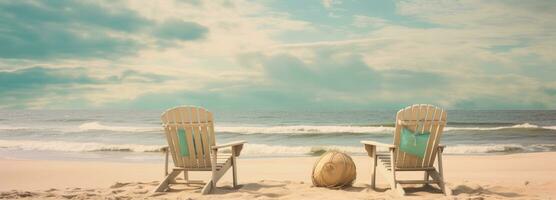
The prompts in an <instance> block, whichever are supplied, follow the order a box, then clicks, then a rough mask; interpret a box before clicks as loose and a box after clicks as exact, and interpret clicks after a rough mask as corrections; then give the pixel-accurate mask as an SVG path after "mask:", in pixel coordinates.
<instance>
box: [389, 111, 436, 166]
mask: <svg viewBox="0 0 556 200" xmlns="http://www.w3.org/2000/svg"><path fill="white" fill-rule="evenodd" d="M445 126H446V111H445V110H443V109H441V108H438V107H436V106H432V105H428V104H415V105H412V106H408V107H406V108H404V109H402V110H400V111H398V113H397V115H396V128H395V133H394V145H395V146H396V147H398V151H397V152H396V154H395V156H394V157H395V158H394V159H395V160H396V167H398V168H421V167H432V165H433V164H434V157H435V156H436V149H437V148H436V147H437V146H438V144H439V143H440V138H441V136H442V132H443V130H444V127H445ZM402 127H405V128H407V129H409V130H411V131H413V132H416V133H424V132H429V133H430V136H429V139H428V141H427V143H426V144H427V146H426V149H425V155H424V157H423V158H420V157H417V156H414V155H411V154H408V153H405V152H403V151H400V150H399V147H400V138H401V130H402Z"/></svg>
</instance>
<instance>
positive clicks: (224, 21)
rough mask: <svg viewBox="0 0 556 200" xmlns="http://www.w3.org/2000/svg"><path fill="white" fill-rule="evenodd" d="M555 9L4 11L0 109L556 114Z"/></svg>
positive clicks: (498, 3)
mask: <svg viewBox="0 0 556 200" xmlns="http://www.w3.org/2000/svg"><path fill="white" fill-rule="evenodd" d="M554 10H556V1H548V0H547V1H538V0H532V1H519V0H491V1H478V0H469V1H453V0H399V1H386V0H384V1H382V0H372V1H371V0H361V1H353V0H322V1H320V0H318V1H317V0H308V1H298V0H259V1H244V0H238V1H220V0H207V1H202V0H168V1H142V0H116V1H114V0H106V1H104V0H98V1H97V0H95V1H89V0H83V1H69V0H47V1H28V0H22V1H0V108H1V109H115V108H121V109H163V108H169V107H173V106H177V105H199V106H203V107H206V108H208V109H231V110H299V109H312V110H327V109H340V110H351V109H354V110H356V109H399V108H403V107H405V106H407V105H411V104H415V103H428V104H434V105H437V106H441V107H444V108H448V109H556V66H555V63H556V62H555V61H556V49H555V47H556V12H554Z"/></svg>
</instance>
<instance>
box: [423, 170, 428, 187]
mask: <svg viewBox="0 0 556 200" xmlns="http://www.w3.org/2000/svg"><path fill="white" fill-rule="evenodd" d="M423 180H424V181H429V171H425V177H424V178H423ZM426 185H428V183H425V184H423V186H426Z"/></svg>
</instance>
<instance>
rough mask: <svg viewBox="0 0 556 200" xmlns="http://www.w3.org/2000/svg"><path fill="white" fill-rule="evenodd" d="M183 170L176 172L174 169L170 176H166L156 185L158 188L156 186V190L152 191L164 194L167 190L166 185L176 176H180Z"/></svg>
mask: <svg viewBox="0 0 556 200" xmlns="http://www.w3.org/2000/svg"><path fill="white" fill-rule="evenodd" d="M182 171H183V170H176V169H174V170H173V171H172V172H171V173H170V174H168V175H167V176H166V177H165V178H164V180H162V182H160V183H159V184H158V186H156V188H155V189H154V192H164V191H166V189H168V185H169V184H170V183H171V182H173V180H174V178H176V176H178V175H179V174H180V172H182Z"/></svg>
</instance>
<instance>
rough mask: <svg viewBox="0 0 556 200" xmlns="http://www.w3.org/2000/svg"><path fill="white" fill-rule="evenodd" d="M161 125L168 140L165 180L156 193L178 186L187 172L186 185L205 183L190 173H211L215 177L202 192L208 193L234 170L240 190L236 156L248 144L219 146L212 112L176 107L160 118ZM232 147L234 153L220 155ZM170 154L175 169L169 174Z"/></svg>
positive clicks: (239, 142)
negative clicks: (220, 150)
mask: <svg viewBox="0 0 556 200" xmlns="http://www.w3.org/2000/svg"><path fill="white" fill-rule="evenodd" d="M161 119H162V126H163V127H164V132H165V134H166V139H167V140H168V147H165V148H163V150H164V151H165V152H166V160H165V161H166V164H165V175H166V177H165V178H164V180H163V181H162V182H160V184H159V185H158V186H157V187H156V189H155V191H154V192H164V191H166V190H167V189H168V188H169V184H174V183H177V182H176V180H175V178H176V177H177V176H178V175H179V174H180V173H181V172H183V173H184V179H185V183H186V184H189V183H203V181H192V180H189V178H188V172H189V171H211V172H212V178H211V179H210V180H209V181H208V182H207V183H206V184H205V186H204V187H203V189H202V190H201V192H202V194H208V193H210V192H211V190H212V189H213V188H214V187H216V183H217V182H218V180H219V179H220V178H222V176H223V175H224V174H225V173H226V171H227V170H228V169H229V168H230V167H233V186H234V187H237V163H236V157H237V156H239V154H240V153H241V149H242V148H243V144H245V143H246V142H245V141H237V142H231V143H227V144H222V145H216V142H215V141H216V140H215V137H214V121H213V118H212V113H210V112H208V111H207V110H205V109H204V108H200V107H193V106H182V107H175V108H171V109H169V110H167V111H166V112H164V113H163V114H162V116H161ZM226 147H228V148H231V154H218V150H219V149H222V148H226ZM168 153H170V154H171V155H172V159H173V161H174V166H175V167H174V169H172V172H170V173H168Z"/></svg>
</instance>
